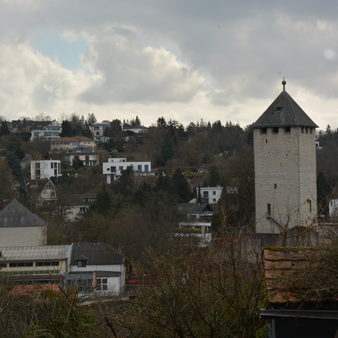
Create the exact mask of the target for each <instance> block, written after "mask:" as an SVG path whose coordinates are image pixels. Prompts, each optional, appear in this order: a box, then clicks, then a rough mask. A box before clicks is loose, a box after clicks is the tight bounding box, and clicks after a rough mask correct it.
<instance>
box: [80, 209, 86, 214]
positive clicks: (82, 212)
mask: <svg viewBox="0 0 338 338" xmlns="http://www.w3.org/2000/svg"><path fill="white" fill-rule="evenodd" d="M87 211H88V208H87V207H80V214H84V213H86V212H87Z"/></svg>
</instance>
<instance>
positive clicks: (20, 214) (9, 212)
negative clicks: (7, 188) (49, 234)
mask: <svg viewBox="0 0 338 338" xmlns="http://www.w3.org/2000/svg"><path fill="white" fill-rule="evenodd" d="M33 226H47V222H45V221H44V220H43V219H41V218H40V217H39V216H37V215H35V214H33V213H32V212H31V211H29V210H28V209H27V208H26V207H25V206H23V205H22V204H21V203H20V202H18V201H17V200H16V199H13V200H12V201H11V202H9V203H8V204H7V205H6V206H5V207H4V208H3V209H1V210H0V227H33Z"/></svg>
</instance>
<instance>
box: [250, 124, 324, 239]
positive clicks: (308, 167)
mask: <svg viewBox="0 0 338 338" xmlns="http://www.w3.org/2000/svg"><path fill="white" fill-rule="evenodd" d="M254 155H255V195H256V232H257V233H279V232H280V227H279V226H278V225H277V224H276V222H274V221H272V220H271V219H267V217H266V216H267V210H268V208H267V205H268V204H270V205H271V217H272V218H273V219H274V220H276V221H277V222H278V223H279V224H281V225H282V226H283V227H288V228H293V227H295V226H308V225H310V224H311V222H312V221H313V219H315V217H316V213H317V192H316V150H315V134H314V130H313V131H312V133H310V132H308V133H305V132H304V133H302V132H301V128H299V127H292V128H291V130H290V133H287V132H286V131H285V128H279V132H278V133H273V129H272V128H267V134H263V133H262V131H261V129H254ZM309 200H311V211H310V206H309V204H310V202H309Z"/></svg>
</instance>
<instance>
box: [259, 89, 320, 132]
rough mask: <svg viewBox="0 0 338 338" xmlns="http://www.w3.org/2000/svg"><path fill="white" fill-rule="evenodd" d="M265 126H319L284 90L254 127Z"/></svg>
mask: <svg viewBox="0 0 338 338" xmlns="http://www.w3.org/2000/svg"><path fill="white" fill-rule="evenodd" d="M263 127H312V128H317V127H318V126H317V125H316V124H315V123H314V122H313V121H312V120H311V119H310V117H309V116H308V115H307V114H306V113H305V112H304V110H303V109H302V108H301V107H300V106H299V105H298V104H297V102H296V101H295V100H294V99H293V98H292V97H291V96H290V95H289V94H288V93H287V92H286V91H285V90H284V91H282V92H281V93H280V94H279V96H278V97H277V98H276V99H275V101H273V102H272V104H271V105H270V107H269V108H268V109H267V110H266V111H265V112H264V113H263V114H262V115H261V116H260V118H259V119H258V120H257V121H256V122H255V123H254V125H253V128H263Z"/></svg>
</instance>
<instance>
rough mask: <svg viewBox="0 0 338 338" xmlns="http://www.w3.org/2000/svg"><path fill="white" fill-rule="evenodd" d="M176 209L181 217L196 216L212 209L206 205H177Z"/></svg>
mask: <svg viewBox="0 0 338 338" xmlns="http://www.w3.org/2000/svg"><path fill="white" fill-rule="evenodd" d="M177 208H178V211H179V212H180V214H182V215H198V214H203V213H210V212H212V208H211V206H210V205H209V204H208V203H179V204H178V205H177Z"/></svg>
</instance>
